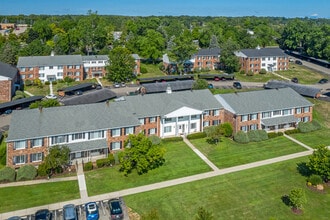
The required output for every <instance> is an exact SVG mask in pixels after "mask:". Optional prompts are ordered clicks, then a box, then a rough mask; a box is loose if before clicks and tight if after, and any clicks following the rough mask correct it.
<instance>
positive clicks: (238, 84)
mask: <svg viewBox="0 0 330 220" xmlns="http://www.w3.org/2000/svg"><path fill="white" fill-rule="evenodd" d="M233 87H234V88H236V89H241V88H242V85H241V83H240V82H234V83H233Z"/></svg>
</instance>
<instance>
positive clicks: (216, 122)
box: [212, 120, 220, 125]
mask: <svg viewBox="0 0 330 220" xmlns="http://www.w3.org/2000/svg"><path fill="white" fill-rule="evenodd" d="M218 124H220V120H213V121H212V125H218Z"/></svg>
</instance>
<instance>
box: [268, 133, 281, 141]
mask: <svg viewBox="0 0 330 220" xmlns="http://www.w3.org/2000/svg"><path fill="white" fill-rule="evenodd" d="M279 136H283V132H269V133H268V138H269V139H271V138H276V137H279Z"/></svg>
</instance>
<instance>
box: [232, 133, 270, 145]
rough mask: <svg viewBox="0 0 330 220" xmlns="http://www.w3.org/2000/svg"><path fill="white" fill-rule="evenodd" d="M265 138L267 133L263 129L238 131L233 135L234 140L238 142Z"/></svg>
mask: <svg viewBox="0 0 330 220" xmlns="http://www.w3.org/2000/svg"><path fill="white" fill-rule="evenodd" d="M267 139H268V134H267V132H266V131H265V130H252V131H248V132H244V131H239V132H237V133H236V134H235V135H234V141H236V142H238V143H249V142H259V141H264V140H267Z"/></svg>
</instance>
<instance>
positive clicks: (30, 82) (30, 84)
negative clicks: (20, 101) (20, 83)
mask: <svg viewBox="0 0 330 220" xmlns="http://www.w3.org/2000/svg"><path fill="white" fill-rule="evenodd" d="M32 84H33V82H32V81H31V80H29V79H27V80H25V81H24V85H26V86H32Z"/></svg>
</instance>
